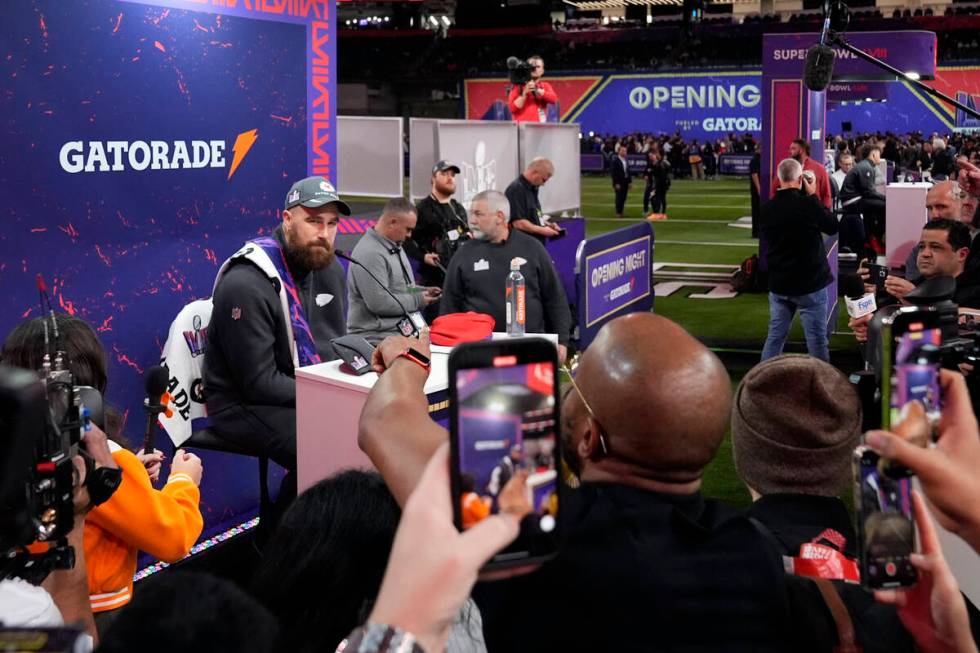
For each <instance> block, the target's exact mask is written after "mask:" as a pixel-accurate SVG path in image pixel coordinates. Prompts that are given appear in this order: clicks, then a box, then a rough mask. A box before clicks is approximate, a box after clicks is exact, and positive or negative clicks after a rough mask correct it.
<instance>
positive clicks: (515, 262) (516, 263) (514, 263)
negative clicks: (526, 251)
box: [510, 256, 527, 272]
mask: <svg viewBox="0 0 980 653" xmlns="http://www.w3.org/2000/svg"><path fill="white" fill-rule="evenodd" d="M525 263H527V261H525V260H524V259H522V258H521V257H520V256H515V257H514V258H512V259H511V260H510V269H511V270H512V271H513V270H517V271H518V272H520V270H521V266H522V265H524V264H525Z"/></svg>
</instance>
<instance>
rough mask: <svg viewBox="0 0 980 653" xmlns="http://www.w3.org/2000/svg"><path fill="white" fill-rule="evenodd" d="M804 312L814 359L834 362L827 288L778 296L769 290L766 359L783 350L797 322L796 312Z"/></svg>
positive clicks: (764, 357)
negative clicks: (792, 327) (791, 329)
mask: <svg viewBox="0 0 980 653" xmlns="http://www.w3.org/2000/svg"><path fill="white" fill-rule="evenodd" d="M796 311H799V312H800V321H801V322H803V334H804V335H805V336H806V349H807V351H808V352H809V353H810V355H811V356H813V357H814V358H819V359H820V360H822V361H828V362H829V361H830V349H829V348H828V345H827V289H826V288H821V289H820V290H818V291H817V292H812V293H810V294H808V295H777V294H776V293H774V292H771V293H769V334H768V335H767V336H766V346H765V347H763V349H762V360H767V359H770V358H773V357H774V356H779V355H780V354H781V353H783V345H785V344H786V336H788V335H789V328H790V326H791V325H792V324H793V314H794V313H796Z"/></svg>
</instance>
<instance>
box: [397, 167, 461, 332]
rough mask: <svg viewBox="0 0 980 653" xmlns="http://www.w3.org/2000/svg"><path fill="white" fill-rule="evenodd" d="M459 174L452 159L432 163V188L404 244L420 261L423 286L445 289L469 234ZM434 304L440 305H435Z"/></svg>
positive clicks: (407, 251) (420, 203) (408, 251)
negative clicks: (450, 267) (460, 198)
mask: <svg viewBox="0 0 980 653" xmlns="http://www.w3.org/2000/svg"><path fill="white" fill-rule="evenodd" d="M458 174H459V168H458V167H457V166H456V164H454V163H450V162H449V161H439V162H438V163H436V164H435V165H434V166H432V191H431V192H430V193H429V196H428V197H426V198H425V199H423V200H420V201H419V202H418V203H417V204H416V205H415V210H416V211H417V213H418V223H417V224H416V225H415V230H414V231H413V232H412V237H411V239H410V240H406V241H405V245H404V247H405V253H406V254H408V255H409V256H410V257H412V258H413V259H415V260H416V261H418V262H419V264H420V276H421V280H420V281H421V283H422V285H423V286H435V287H438V288H442V284H443V281H445V279H446V267H447V266H448V265H449V261H450V260H451V259H452V257H453V254H455V253H456V250H457V249H458V248H459V246H460V245H462V244H463V241H465V240H466V239H468V238H469V237H470V229H469V227H468V226H467V222H466V209H464V208H463V205H462V204H460V203H459V202H457V201H456V200H455V199H454V198H453V194H454V193H455V192H456V175H458ZM432 306H433V308H438V306H437V305H435V304H433V305H432ZM436 315H438V312H436ZM427 317H428V316H427Z"/></svg>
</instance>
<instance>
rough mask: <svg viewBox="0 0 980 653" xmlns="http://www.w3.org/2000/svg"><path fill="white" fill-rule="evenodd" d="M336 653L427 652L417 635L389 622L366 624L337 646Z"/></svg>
mask: <svg viewBox="0 0 980 653" xmlns="http://www.w3.org/2000/svg"><path fill="white" fill-rule="evenodd" d="M336 653H425V651H423V650H422V647H421V646H419V645H418V643H417V642H416V641H415V635H413V634H412V633H410V632H407V631H404V630H402V629H401V628H398V627H396V626H389V625H388V624H372V623H368V624H364V625H363V626H359V627H358V628H355V629H354V632H352V633H351V634H350V635H348V636H347V638H346V639H345V640H344V641H342V642H341V643H340V645H339V646H337V651H336Z"/></svg>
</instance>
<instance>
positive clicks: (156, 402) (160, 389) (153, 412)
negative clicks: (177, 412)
mask: <svg viewBox="0 0 980 653" xmlns="http://www.w3.org/2000/svg"><path fill="white" fill-rule="evenodd" d="M169 381H170V370H168V369H167V368H166V367H164V366H163V365H154V366H153V367H151V368H149V369H148V370H146V372H145V373H144V374H143V383H144V386H145V387H146V400H145V401H144V402H143V410H145V411H146V430H145V431H144V432H143V453H147V454H150V453H153V451H154V450H155V446H154V444H153V440H154V437H155V435H156V428H157V418H158V417H159V416H160V414H161V413H164V412H166V410H167V405H166V403H165V402H164V401H162V400H161V398H162V397H163V395H164V394H165V393H166V392H167V384H168V383H169Z"/></svg>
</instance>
